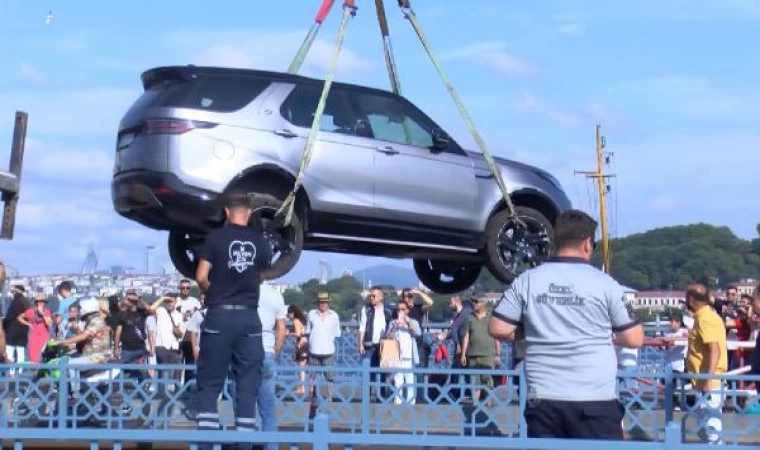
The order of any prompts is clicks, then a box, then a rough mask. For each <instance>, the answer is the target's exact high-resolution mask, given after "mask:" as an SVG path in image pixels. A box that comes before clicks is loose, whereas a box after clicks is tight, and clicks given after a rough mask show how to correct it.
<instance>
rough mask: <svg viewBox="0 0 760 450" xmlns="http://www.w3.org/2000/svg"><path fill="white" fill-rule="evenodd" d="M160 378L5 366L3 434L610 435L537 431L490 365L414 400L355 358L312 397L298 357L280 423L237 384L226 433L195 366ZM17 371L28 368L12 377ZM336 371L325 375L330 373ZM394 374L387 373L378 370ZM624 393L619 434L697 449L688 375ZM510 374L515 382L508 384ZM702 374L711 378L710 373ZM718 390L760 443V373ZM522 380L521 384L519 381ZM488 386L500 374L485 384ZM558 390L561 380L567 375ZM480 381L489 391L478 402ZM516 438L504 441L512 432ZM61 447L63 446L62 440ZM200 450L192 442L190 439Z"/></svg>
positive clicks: (421, 380)
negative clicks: (749, 386)
mask: <svg viewBox="0 0 760 450" xmlns="http://www.w3.org/2000/svg"><path fill="white" fill-rule="evenodd" d="M153 368H154V369H157V374H158V378H155V379H150V378H146V379H145V380H142V379H139V378H138V377H136V376H135V373H142V372H144V371H146V369H147V366H145V365H135V364H132V365H115V364H114V365H99V366H94V365H93V366H80V365H76V366H75V365H69V364H68V363H67V362H66V361H65V360H64V361H62V362H61V363H60V364H59V365H36V366H29V365H25V366H23V367H20V366H0V403H1V404H2V409H1V410H0V411H1V412H2V414H1V415H0V436H2V438H3V439H7V440H10V441H13V442H14V444H15V448H18V449H22V448H23V447H24V445H25V444H29V443H33V442H36V441H56V442H74V441H76V442H87V443H91V445H90V447H91V448H97V445H98V444H97V442H111V443H114V445H115V447H116V448H120V446H121V443H126V442H155V443H160V442H164V443H178V444H184V445H185V446H186V445H187V444H188V443H197V444H203V443H231V442H259V443H262V442H277V443H282V444H289V445H291V446H297V445H299V444H307V443H308V444H312V446H313V448H314V449H320V450H326V449H327V448H328V445H344V446H347V447H351V446H356V445H378V446H390V445H393V446H406V447H417V448H422V447H431V448H432V447H444V448H462V447H467V448H504V447H508V448H514V449H527V448H531V449H557V450H562V449H581V448H583V449H586V448H589V449H593V448H605V449H606V448H609V445H610V444H609V443H604V442H602V443H600V442H580V441H565V440H546V439H538V440H537V439H528V437H527V427H526V424H525V420H524V418H523V413H524V411H525V408H526V406H527V404H528V402H529V401H530V399H529V398H528V395H527V389H526V385H525V380H524V378H523V377H521V376H520V374H519V373H518V372H516V371H514V370H505V369H499V370H495V371H489V372H488V374H489V375H492V376H493V378H494V379H495V380H493V381H495V385H494V386H492V387H491V386H489V385H487V384H486V383H483V380H479V381H477V382H476V381H475V380H471V379H469V378H468V377H469V376H473V375H482V374H483V373H484V372H483V371H482V370H473V369H463V370H451V369H446V368H440V367H438V368H429V369H421V368H415V369H413V372H414V374H415V375H416V382H415V383H414V385H413V386H412V388H413V393H414V396H413V397H414V400H415V401H414V403H412V402H409V401H407V397H404V396H403V394H404V392H403V391H402V389H400V388H399V386H398V385H394V384H393V378H394V375H395V374H396V373H401V372H409V370H402V369H373V368H370V367H369V365H368V364H367V362H366V361H363V363H362V364H358V365H354V366H345V365H344V366H338V367H332V368H324V367H308V368H305V369H303V370H305V372H306V380H307V381H306V384H307V387H308V386H309V385H310V384H311V383H312V382H313V385H314V387H315V393H316V395H315V396H314V397H310V396H301V395H296V394H294V391H295V390H296V388H297V387H298V386H299V384H300V381H299V379H298V372H299V371H301V370H302V369H301V368H299V367H296V366H292V365H284V366H279V367H278V368H277V375H276V377H275V381H276V388H277V389H276V399H277V410H278V411H277V416H278V417H277V418H278V431H277V432H276V433H264V432H256V433H244V432H238V431H234V425H233V423H234V420H233V415H232V409H233V407H234V405H233V403H234V399H232V398H231V396H230V394H229V393H231V392H234V389H231V386H230V384H232V383H234V380H231V381H229V382H228V385H227V386H225V391H224V394H223V396H222V400H221V401H220V415H221V421H222V424H223V426H224V430H222V431H214V432H210V431H198V430H195V413H196V403H195V402H196V399H195V385H194V381H190V382H187V383H184V384H183V383H180V382H179V381H177V379H176V378H174V377H173V376H172V371H179V370H187V371H189V372H192V371H194V370H195V368H194V367H192V366H182V365H174V366H155V367H153ZM9 369H14V371H16V370H18V369H23V370H22V371H21V372H20V373H16V374H15V376H11V375H10V371H9ZM326 371H331V372H333V373H334V374H335V381H334V383H332V384H328V383H327V382H326V380H325V377H324V376H323V375H324V372H326ZM376 374H382V375H385V376H386V378H388V379H387V380H385V381H383V380H378V379H374V377H373V375H376ZM619 376H620V380H621V383H620V398H621V401H622V402H623V404H624V405H625V410H626V416H625V419H624V428H625V431H626V433H627V434H628V436H629V438H630V439H631V440H632V441H629V442H623V443H616V444H615V445H616V446H617V445H622V446H623V447H627V448H631V449H641V450H645V449H655V448H666V449H678V448H681V446H683V445H687V444H688V447H689V448H699V447H700V445H695V444H694V442H698V431H699V430H698V429H697V424H696V420H695V416H696V412H697V409H698V408H699V407H700V406H699V405H700V402H699V400H700V397H701V394H698V393H696V394H695V393H693V392H692V391H690V390H688V389H684V388H683V387H682V385H683V384H686V383H689V382H691V380H690V377H689V376H684V375H679V374H675V373H672V372H659V373H653V372H649V373H644V372H642V373H620V374H619ZM503 378H506V383H503V381H504V380H503ZM700 378H704V377H703V376H702V377H700ZM720 378H722V379H724V380H725V385H724V386H723V387H722V388H721V391H720V395H721V396H722V397H724V398H725V401H724V408H723V409H724V411H723V416H722V417H723V431H722V437H723V440H724V441H725V442H726V443H729V444H744V445H755V446H756V445H760V415H750V414H746V412H747V411H748V409H749V408H750V407H753V406H754V407H760V399H759V398H758V397H757V396H756V395H754V391H752V392H750V391H744V390H740V389H737V387H736V386H737V383H738V382H740V381H743V382H758V383H760V376H728V375H724V376H722V377H720ZM515 380H517V382H516V383H515V382H514V381H515ZM488 384H491V383H488ZM558 384H559V385H560V387H561V381H558ZM475 390H479V391H482V392H483V393H484V397H483V398H481V399H479V400H477V401H476V400H473V399H472V394H473V392H474V391H475ZM505 439H507V440H505ZM61 445H62V446H63V444H61ZM191 448H192V446H191Z"/></svg>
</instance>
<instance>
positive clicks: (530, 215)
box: [485, 206, 554, 284]
mask: <svg viewBox="0 0 760 450" xmlns="http://www.w3.org/2000/svg"><path fill="white" fill-rule="evenodd" d="M515 213H516V215H517V217H518V218H519V219H520V220H521V221H522V222H523V223H524V224H525V226H524V227H522V226H520V225H519V224H518V223H517V222H516V221H515V220H514V219H512V218H510V217H509V211H507V210H503V211H500V212H498V213H496V214H494V215H493V216H492V217H491V219H490V220H489V221H488V225H487V226H486V247H485V255H486V265H487V267H488V270H490V271H491V273H492V274H493V276H495V277H496V278H498V279H499V280H500V281H502V282H503V283H507V284H509V283H511V282H512V281H514V279H515V278H517V276H518V275H520V274H521V273H523V272H524V271H525V270H527V269H529V268H531V267H536V266H538V265H539V264H541V263H542V262H544V261H546V260H547V259H549V257H551V255H552V254H553V253H554V228H553V227H552V224H551V222H549V220H548V219H547V218H546V217H545V216H544V215H543V214H541V213H540V212H538V211H536V210H535V209H532V208H526V207H524V206H518V207H516V208H515Z"/></svg>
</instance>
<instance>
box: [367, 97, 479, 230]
mask: <svg viewBox="0 0 760 450" xmlns="http://www.w3.org/2000/svg"><path fill="white" fill-rule="evenodd" d="M353 97H354V98H355V99H356V103H357V106H356V108H357V110H358V112H359V115H360V116H361V119H362V121H365V122H366V124H367V126H368V127H369V129H370V132H371V135H372V139H371V143H367V145H370V146H372V147H373V149H374V151H375V210H376V214H377V215H379V216H380V217H382V218H384V219H388V220H392V221H399V222H403V223H407V224H412V225H413V226H414V225H416V226H424V227H429V226H435V227H437V229H446V228H449V229H456V230H472V228H473V224H474V221H473V218H474V217H475V214H474V208H475V204H476V196H477V184H476V182H475V175H474V171H473V163H472V160H471V159H470V158H469V157H468V156H467V155H466V153H465V152H464V151H462V150H461V148H459V147H458V145H456V144H455V143H453V141H452V144H451V145H450V148H449V149H446V150H436V149H434V148H433V130H434V129H435V128H436V125H435V123H434V122H433V121H432V120H430V119H429V118H428V117H427V116H425V115H424V114H423V113H422V112H421V111H419V110H418V109H416V108H415V107H414V106H412V105H411V104H410V103H408V102H407V101H405V100H404V99H402V98H400V97H397V96H394V95H391V94H384V93H381V92H372V91H365V92H357V93H354V96H353Z"/></svg>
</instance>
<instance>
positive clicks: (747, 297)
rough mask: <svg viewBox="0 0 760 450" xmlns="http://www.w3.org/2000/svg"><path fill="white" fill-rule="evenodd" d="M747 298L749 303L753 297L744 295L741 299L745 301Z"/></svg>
mask: <svg viewBox="0 0 760 450" xmlns="http://www.w3.org/2000/svg"><path fill="white" fill-rule="evenodd" d="M745 298H746V299H747V300H749V301H752V296H751V295H749V294H742V295H741V297H739V299H740V300H744V299H745Z"/></svg>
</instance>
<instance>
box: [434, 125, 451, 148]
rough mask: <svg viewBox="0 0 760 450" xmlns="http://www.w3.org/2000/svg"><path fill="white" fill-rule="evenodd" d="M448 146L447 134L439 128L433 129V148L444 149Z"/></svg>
mask: <svg viewBox="0 0 760 450" xmlns="http://www.w3.org/2000/svg"><path fill="white" fill-rule="evenodd" d="M447 148H449V135H448V134H446V132H445V131H443V130H441V129H438V128H436V129H434V130H433V149H434V150H446V149H447Z"/></svg>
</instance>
